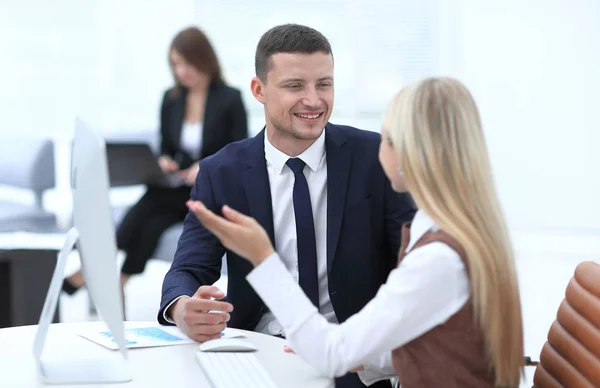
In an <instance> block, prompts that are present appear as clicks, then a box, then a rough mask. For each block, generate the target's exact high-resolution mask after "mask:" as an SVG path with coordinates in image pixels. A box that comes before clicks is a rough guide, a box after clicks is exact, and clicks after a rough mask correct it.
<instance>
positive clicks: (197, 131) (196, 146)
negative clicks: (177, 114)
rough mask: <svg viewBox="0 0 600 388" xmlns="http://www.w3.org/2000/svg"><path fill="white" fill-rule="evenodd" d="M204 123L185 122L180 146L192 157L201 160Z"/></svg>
mask: <svg viewBox="0 0 600 388" xmlns="http://www.w3.org/2000/svg"><path fill="white" fill-rule="evenodd" d="M202 127H203V126H202V123H200V122H197V123H189V122H187V121H185V122H184V123H183V126H182V128H181V138H180V144H181V148H182V149H183V150H185V151H186V152H187V153H188V154H190V156H191V157H192V158H193V159H195V160H198V159H200V150H201V148H202Z"/></svg>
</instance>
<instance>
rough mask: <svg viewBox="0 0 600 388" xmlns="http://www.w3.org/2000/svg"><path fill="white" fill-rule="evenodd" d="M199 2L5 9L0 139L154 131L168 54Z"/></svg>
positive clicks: (115, 1)
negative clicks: (85, 130) (90, 130)
mask: <svg viewBox="0 0 600 388" xmlns="http://www.w3.org/2000/svg"><path fill="white" fill-rule="evenodd" d="M193 22H194V3H193V0H170V1H168V2H167V1H163V0H127V1H119V0H86V1H78V0H56V1H44V0H24V1H19V2H8V1H3V2H2V4H0V52H1V53H2V54H1V55H2V61H1V62H0V85H2V91H1V92H0V106H2V114H0V131H1V132H0V133H2V132H11V133H23V132H25V133H35V134H52V135H54V134H57V133H72V131H73V127H74V116H75V114H79V115H82V116H83V117H84V118H85V119H86V120H87V121H88V122H90V123H91V124H92V125H93V126H94V127H96V128H97V129H98V130H101V131H118V130H135V129H148V128H155V127H156V123H157V121H158V107H159V103H160V99H161V97H162V92H163V91H164V89H165V88H166V87H168V86H169V85H170V84H171V82H172V81H171V76H170V74H169V70H168V62H167V50H168V45H169V42H170V40H171V39H172V37H173V35H174V34H175V32H177V30H179V29H180V28H182V27H184V26H185V25H187V24H192V23H193Z"/></svg>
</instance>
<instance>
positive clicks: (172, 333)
mask: <svg viewBox="0 0 600 388" xmlns="http://www.w3.org/2000/svg"><path fill="white" fill-rule="evenodd" d="M78 334H79V335H80V336H82V337H84V338H87V339H88V340H90V341H92V342H95V343H97V344H99V345H102V346H104V347H107V348H109V349H112V350H117V349H118V347H117V343H116V342H115V340H114V338H113V336H112V334H111V333H110V331H109V330H89V329H88V330H83V331H80V332H79V333H78ZM235 337H244V335H243V334H242V332H240V331H238V330H235V329H230V328H225V330H224V331H223V332H222V333H221V338H235ZM125 340H126V344H127V347H128V348H130V349H133V348H149V347H155V346H170V345H183V344H193V343H196V341H194V340H192V339H190V338H189V337H188V336H186V335H185V334H183V333H182V332H181V331H180V330H179V329H178V328H177V327H173V326H164V327H160V326H147V327H135V328H130V329H125Z"/></svg>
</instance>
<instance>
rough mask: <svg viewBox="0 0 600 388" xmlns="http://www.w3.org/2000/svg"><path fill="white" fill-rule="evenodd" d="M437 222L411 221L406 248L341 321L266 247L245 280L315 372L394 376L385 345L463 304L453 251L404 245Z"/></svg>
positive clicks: (461, 273) (459, 265)
mask: <svg viewBox="0 0 600 388" xmlns="http://www.w3.org/2000/svg"><path fill="white" fill-rule="evenodd" d="M437 229H438V228H437V226H436V225H435V223H434V222H433V220H431V218H429V217H428V216H427V215H426V214H425V213H424V212H423V211H418V212H417V214H416V215H415V218H414V220H413V223H412V225H411V233H410V234H411V236H410V242H409V244H408V246H407V251H409V253H408V254H407V255H406V256H405V257H404V259H403V260H402V262H401V264H400V265H399V266H398V267H397V268H395V269H394V270H393V271H392V272H391V273H390V275H389V277H388V279H387V282H386V283H385V284H384V285H382V286H381V288H380V289H379V291H378V292H377V295H376V296H375V298H373V299H372V300H371V301H370V302H369V303H368V304H367V305H366V306H365V307H364V308H363V309H362V310H361V311H360V312H358V313H357V314H355V315H353V316H352V317H350V318H349V319H348V320H346V321H345V322H344V323H342V324H332V323H330V322H327V320H326V319H325V318H323V317H322V316H321V315H320V314H319V313H318V312H317V310H316V308H315V307H314V306H313V304H312V303H311V302H310V300H309V299H308V298H307V297H306V295H305V294H304V292H303V291H302V290H301V289H300V287H299V286H298V284H297V282H296V281H295V279H294V278H293V277H292V276H291V275H290V273H289V271H288V270H287V268H286V266H285V265H283V263H282V260H281V259H280V257H279V254H278V253H274V254H273V255H271V256H270V257H269V258H268V259H267V260H265V261H264V262H263V263H262V264H260V265H259V266H257V267H256V268H255V269H254V270H253V271H252V272H251V273H250V274H249V275H248V276H247V279H248V281H249V282H250V284H251V285H252V287H253V288H254V289H255V290H256V292H257V293H258V295H259V296H260V297H261V298H262V300H263V301H264V302H265V303H266V304H267V306H268V307H269V309H270V310H271V311H272V312H273V314H275V316H276V317H277V319H278V321H279V322H281V324H282V325H283V329H284V331H285V334H286V338H287V340H288V342H289V344H290V345H291V347H292V348H293V349H294V351H295V352H296V353H297V354H299V355H300V356H301V357H303V358H304V359H305V360H306V361H307V362H308V363H309V364H311V365H312V366H313V367H314V368H316V369H318V370H319V371H320V372H321V373H322V374H323V375H326V376H329V377H336V376H343V375H345V374H346V373H347V372H348V371H349V370H351V369H353V368H356V367H358V366H361V365H364V366H365V370H364V371H363V372H359V376H360V378H361V380H362V381H363V383H365V384H367V385H370V384H372V383H374V382H376V381H378V380H383V379H387V378H390V377H392V376H394V375H395V374H396V373H395V372H394V369H393V367H392V361H391V351H392V350H394V349H396V348H398V347H400V346H402V345H404V344H406V343H408V342H410V341H411V340H413V339H415V338H417V337H419V336H421V335H423V334H424V333H426V332H428V331H429V330H431V329H433V328H434V327H436V326H438V325H440V324H442V323H444V322H446V321H447V320H448V319H449V318H450V317H452V316H453V315H454V314H456V313H457V312H458V311H459V310H460V309H461V308H462V307H463V305H464V304H465V303H466V301H467V299H468V298H469V295H470V289H469V278H468V276H467V273H466V268H465V266H464V264H463V262H462V260H461V259H460V257H459V255H458V254H457V253H456V252H455V251H454V250H453V249H452V248H450V247H449V246H448V245H446V244H444V243H441V242H434V243H430V244H427V245H424V246H422V247H419V248H417V249H415V250H414V251H410V250H411V249H412V247H413V246H414V245H415V243H416V242H417V241H418V240H419V238H421V237H422V236H423V235H424V234H425V233H426V232H428V231H430V230H437Z"/></svg>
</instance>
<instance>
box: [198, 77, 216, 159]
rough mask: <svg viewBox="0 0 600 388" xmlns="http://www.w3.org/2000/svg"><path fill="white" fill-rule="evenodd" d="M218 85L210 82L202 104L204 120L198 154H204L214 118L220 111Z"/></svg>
mask: <svg viewBox="0 0 600 388" xmlns="http://www.w3.org/2000/svg"><path fill="white" fill-rule="evenodd" d="M219 104H221V101H220V96H219V87H218V85H216V84H212V85H211V86H210V89H209V90H208V95H207V96H206V103H205V104H204V122H203V128H202V149H201V152H200V155H201V156H203V155H204V154H205V152H204V150H205V149H206V148H207V146H208V145H209V144H210V143H211V141H212V138H213V131H214V124H215V120H216V119H217V117H218V116H219V113H220V112H221V107H220V106H219Z"/></svg>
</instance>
